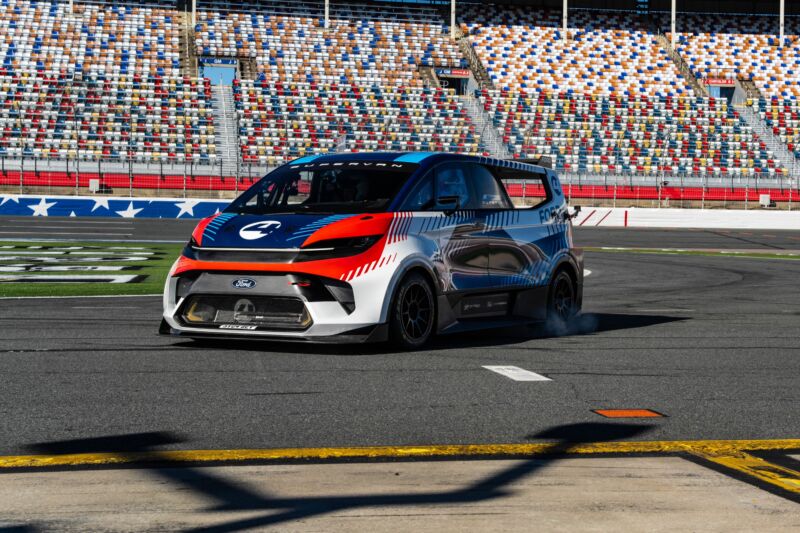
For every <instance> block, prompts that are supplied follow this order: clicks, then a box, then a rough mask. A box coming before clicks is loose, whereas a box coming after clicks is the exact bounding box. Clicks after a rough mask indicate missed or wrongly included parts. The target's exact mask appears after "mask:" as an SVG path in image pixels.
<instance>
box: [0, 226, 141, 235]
mask: <svg viewBox="0 0 800 533" xmlns="http://www.w3.org/2000/svg"><path fill="white" fill-rule="evenodd" d="M109 225H113V224H109ZM109 225H106V226H103V228H104V229H115V230H120V231H123V230H129V229H131V227H130V226H120V227H108V226H109ZM3 229H25V230H30V229H31V226H30V225H26V226H14V225H13V224H12V225H8V226H6V225H3ZM36 229H37V230H43V229H47V230H50V229H71V230H78V229H85V230H87V231H86V233H91V232H90V231H88V230H92V229H95V228H76V227H74V226H63V225H61V226H50V225H44V224H39V225H37V226H36ZM82 233H83V232H82Z"/></svg>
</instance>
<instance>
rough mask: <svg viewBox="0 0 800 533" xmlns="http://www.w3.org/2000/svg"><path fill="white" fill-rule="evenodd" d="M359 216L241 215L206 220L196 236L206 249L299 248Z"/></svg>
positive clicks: (223, 214) (201, 223)
mask: <svg viewBox="0 0 800 533" xmlns="http://www.w3.org/2000/svg"><path fill="white" fill-rule="evenodd" d="M354 216H356V215H352V214H345V215H314V214H308V215H306V214H278V215H237V214H235V213H221V214H219V215H215V216H212V217H209V218H207V219H204V220H202V221H201V222H200V223H199V224H198V225H197V228H195V231H194V233H193V234H192V236H193V237H194V240H195V241H196V242H197V243H198V244H199V245H200V246H202V247H203V248H254V249H255V248H262V249H263V248H271V249H291V248H299V247H300V246H301V245H302V244H303V243H304V242H305V241H306V239H308V238H309V237H310V236H311V235H312V234H314V233H316V232H317V231H319V230H320V229H322V228H325V227H326V226H329V225H330V224H333V223H335V222H338V221H340V220H344V219H346V218H351V217H354Z"/></svg>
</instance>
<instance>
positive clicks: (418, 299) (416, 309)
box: [389, 272, 436, 350]
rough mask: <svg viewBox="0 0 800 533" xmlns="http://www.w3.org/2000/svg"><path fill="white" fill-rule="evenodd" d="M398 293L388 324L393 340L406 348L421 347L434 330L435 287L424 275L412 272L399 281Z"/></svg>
mask: <svg viewBox="0 0 800 533" xmlns="http://www.w3.org/2000/svg"><path fill="white" fill-rule="evenodd" d="M395 295H396V296H395V300H394V303H393V305H392V316H391V319H390V324H389V331H390V334H391V339H392V341H393V342H395V343H398V344H399V345H400V346H402V347H403V348H405V349H412V350H413V349H417V348H420V347H421V346H423V345H424V344H425V343H426V342H427V341H428V339H429V338H430V336H431V334H432V333H433V326H434V323H435V311H436V306H435V303H434V298H433V290H432V289H431V286H430V284H429V283H428V281H427V280H426V279H425V277H424V276H422V275H421V274H419V273H417V272H412V273H411V274H409V275H408V276H406V277H405V278H404V279H403V281H401V282H400V285H399V286H398V287H397V291H396V293H395Z"/></svg>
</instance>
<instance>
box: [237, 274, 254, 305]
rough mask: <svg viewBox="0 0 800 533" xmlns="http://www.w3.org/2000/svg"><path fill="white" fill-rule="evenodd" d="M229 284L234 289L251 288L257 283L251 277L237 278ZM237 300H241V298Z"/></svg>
mask: <svg viewBox="0 0 800 533" xmlns="http://www.w3.org/2000/svg"><path fill="white" fill-rule="evenodd" d="M231 285H232V286H233V288H234V289H252V288H253V287H255V286H256V285H257V283H256V280H254V279H253V278H239V279H235V280H233V282H232V283H231ZM239 301H240V302H241V301H242V300H239ZM245 301H246V300H245ZM238 303H239V302H237V304H238Z"/></svg>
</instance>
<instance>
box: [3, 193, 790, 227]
mask: <svg viewBox="0 0 800 533" xmlns="http://www.w3.org/2000/svg"><path fill="white" fill-rule="evenodd" d="M227 205H228V201H226V200H205V199H196V198H195V199H193V198H128V197H108V196H102V197H100V196H85V197H84V196H41V195H3V196H0V216H2V215H10V216H51V217H55V216H60V217H112V218H165V219H176V218H203V217H207V216H209V215H213V214H214V213H217V212H219V211H222V210H223V209H225V207H227ZM574 224H575V225H576V226H582V227H592V226H600V227H634V228H647V227H650V228H730V229H773V230H780V229H786V230H800V211H771V210H767V209H751V210H734V209H675V208H661V209H655V208H611V207H584V208H583V209H582V211H581V213H580V214H579V215H578V216H577V217H576V218H575V220H574Z"/></svg>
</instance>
